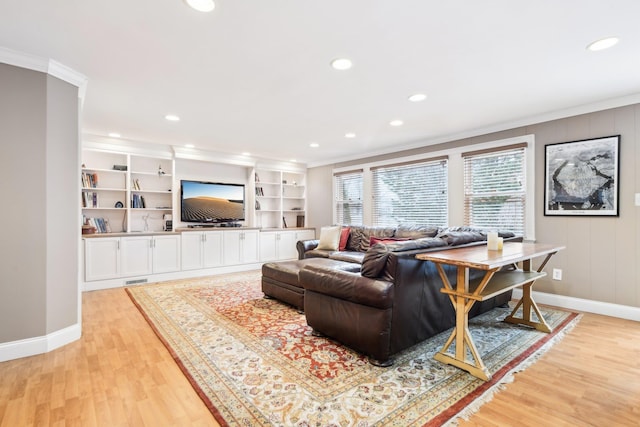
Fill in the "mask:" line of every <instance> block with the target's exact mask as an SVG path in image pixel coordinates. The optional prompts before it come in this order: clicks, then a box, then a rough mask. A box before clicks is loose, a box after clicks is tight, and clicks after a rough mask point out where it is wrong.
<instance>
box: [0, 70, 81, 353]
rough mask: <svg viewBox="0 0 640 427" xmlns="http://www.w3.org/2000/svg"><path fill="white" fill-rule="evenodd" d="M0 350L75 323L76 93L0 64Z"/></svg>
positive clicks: (55, 81) (48, 79) (43, 77)
mask: <svg viewBox="0 0 640 427" xmlns="http://www.w3.org/2000/svg"><path fill="white" fill-rule="evenodd" d="M0 94H2V95H1V96H0V144H1V147H2V148H1V155H0V182H1V183H2V184H1V186H2V196H3V200H4V206H3V208H2V209H0V224H2V225H3V229H2V233H1V236H2V245H0V343H6V342H12V341H16V340H22V339H27V338H34V337H41V336H44V335H46V334H48V333H50V332H53V331H56V330H59V329H62V328H65V327H68V326H72V325H74V324H76V323H79V311H78V296H79V294H78V273H77V271H78V242H79V219H78V215H79V214H78V211H79V209H78V203H79V201H78V188H79V187H78V186H79V184H78V182H79V178H78V89H77V88H76V87H74V86H71V85H69V84H67V83H64V82H62V81H60V80H58V79H56V78H53V77H50V76H48V75H47V74H44V73H40V72H36V71H31V70H26V69H23V68H18V67H13V66H10V65H6V64H0Z"/></svg>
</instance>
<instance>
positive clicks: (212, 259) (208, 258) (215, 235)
mask: <svg viewBox="0 0 640 427" xmlns="http://www.w3.org/2000/svg"><path fill="white" fill-rule="evenodd" d="M222 236H223V233H222V232H221V231H207V232H204V233H203V238H202V239H203V240H202V245H203V246H204V249H203V254H204V256H203V258H204V262H203V264H204V268H211V267H219V266H221V265H222V264H223V259H222Z"/></svg>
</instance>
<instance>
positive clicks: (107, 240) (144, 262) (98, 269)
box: [84, 234, 180, 282]
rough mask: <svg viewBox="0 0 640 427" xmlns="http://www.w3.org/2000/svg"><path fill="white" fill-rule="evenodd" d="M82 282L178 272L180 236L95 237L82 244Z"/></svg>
mask: <svg viewBox="0 0 640 427" xmlns="http://www.w3.org/2000/svg"><path fill="white" fill-rule="evenodd" d="M84 245H85V281H87V282H90V281H96V280H106V279H115V278H120V277H134V276H144V275H148V274H157V273H166V272H174V271H179V270H180V235H179V234H175V235H161V236H147V235H139V236H135V235H134V236H127V237H96V238H90V239H85V240H84Z"/></svg>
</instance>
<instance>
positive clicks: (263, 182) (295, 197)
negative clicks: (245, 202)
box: [254, 168, 306, 228]
mask: <svg viewBox="0 0 640 427" xmlns="http://www.w3.org/2000/svg"><path fill="white" fill-rule="evenodd" d="M254 179H255V183H254V184H255V200H256V203H255V218H256V219H255V225H256V226H257V227H260V228H294V227H304V226H305V209H306V187H305V181H306V174H305V173H303V172H286V171H281V170H270V169H260V168H256V170H255V177H254Z"/></svg>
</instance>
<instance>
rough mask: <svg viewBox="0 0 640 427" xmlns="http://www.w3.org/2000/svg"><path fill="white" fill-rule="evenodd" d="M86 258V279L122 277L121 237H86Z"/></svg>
mask: <svg viewBox="0 0 640 427" xmlns="http://www.w3.org/2000/svg"><path fill="white" fill-rule="evenodd" d="M84 259H85V265H84V274H85V280H86V281H92V280H107V279H114V278H116V277H120V238H119V237H104V238H100V239H97V238H96V239H86V240H85V241H84Z"/></svg>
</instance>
